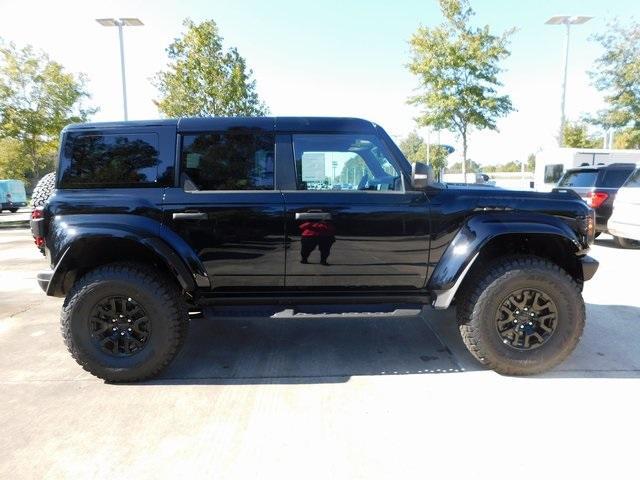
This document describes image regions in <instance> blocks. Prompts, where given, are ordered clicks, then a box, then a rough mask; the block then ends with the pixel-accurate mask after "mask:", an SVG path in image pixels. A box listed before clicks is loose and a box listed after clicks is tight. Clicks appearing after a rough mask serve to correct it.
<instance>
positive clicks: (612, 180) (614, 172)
mask: <svg viewBox="0 0 640 480" xmlns="http://www.w3.org/2000/svg"><path fill="white" fill-rule="evenodd" d="M631 172H633V169H631V168H629V169H624V168H615V169H606V170H605V172H604V177H603V178H602V185H601V186H602V187H604V188H620V187H621V186H622V184H623V183H624V182H626V181H627V178H629V175H630V174H631Z"/></svg>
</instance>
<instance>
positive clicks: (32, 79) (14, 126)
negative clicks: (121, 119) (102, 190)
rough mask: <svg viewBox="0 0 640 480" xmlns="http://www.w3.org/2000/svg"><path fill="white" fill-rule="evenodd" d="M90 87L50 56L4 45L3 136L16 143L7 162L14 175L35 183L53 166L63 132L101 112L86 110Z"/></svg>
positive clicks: (0, 71) (0, 72) (0, 48)
mask: <svg viewBox="0 0 640 480" xmlns="http://www.w3.org/2000/svg"><path fill="white" fill-rule="evenodd" d="M85 84H86V79H85V77H84V76H83V75H79V76H78V77H76V76H74V75H73V74H71V73H68V72H65V70H64V68H63V67H62V65H60V64H59V63H57V62H54V61H52V60H51V59H50V58H49V56H48V55H47V54H46V53H44V52H40V51H35V50H34V49H33V48H32V47H31V46H27V47H24V48H22V49H18V48H17V47H16V46H15V45H14V44H13V43H9V44H5V43H3V42H1V43H0V138H4V139H11V140H9V141H8V143H7V141H5V142H4V144H5V145H10V148H9V149H8V153H6V152H5V153H4V154H3V160H2V161H5V160H6V159H8V160H6V161H8V162H9V163H13V166H12V167H11V168H12V169H13V170H12V173H13V175H12V176H14V177H16V178H23V179H25V180H28V181H31V182H32V183H34V182H35V181H36V180H37V179H38V178H40V177H41V176H42V174H43V173H45V172H47V171H49V170H51V169H52V168H53V158H54V156H55V153H56V151H57V148H58V137H59V135H60V131H61V130H62V129H63V128H64V127H65V125H67V124H69V123H74V122H82V121H85V120H86V119H87V117H88V116H89V115H91V114H93V113H94V112H95V111H96V110H95V109H93V108H83V106H82V101H83V100H84V99H86V98H88V97H89V94H88V93H87V91H86V90H85ZM16 142H17V143H16ZM7 155H9V156H10V157H7ZM5 171H6V170H5Z"/></svg>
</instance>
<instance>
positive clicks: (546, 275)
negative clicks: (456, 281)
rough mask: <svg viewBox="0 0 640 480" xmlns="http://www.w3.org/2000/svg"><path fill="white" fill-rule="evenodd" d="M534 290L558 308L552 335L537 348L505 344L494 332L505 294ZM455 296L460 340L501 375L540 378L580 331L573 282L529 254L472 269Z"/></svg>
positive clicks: (580, 310) (579, 303)
mask: <svg viewBox="0 0 640 480" xmlns="http://www.w3.org/2000/svg"><path fill="white" fill-rule="evenodd" d="M520 288H534V289H536V290H539V291H541V292H544V293H545V294H546V295H547V296H549V297H550V298H551V299H552V300H553V302H554V303H555V305H556V307H557V313H558V315H557V324H556V328H555V331H554V332H553V335H552V336H551V337H550V338H549V339H548V340H547V341H546V342H545V343H543V344H542V345H540V346H539V347H538V348H535V349H532V350H518V349H514V348H512V347H511V346H510V345H505V343H504V340H503V339H502V338H501V337H500V334H499V333H498V331H497V329H496V323H495V322H496V313H497V311H498V308H499V307H500V305H501V304H502V301H503V299H504V298H506V296H508V295H509V293H510V292H512V291H515V290H517V289H520ZM461 290H462V291H461V292H459V294H458V299H459V300H458V307H457V317H458V325H459V328H460V333H461V335H462V340H463V341H464V343H465V345H466V346H467V349H468V350H469V352H471V354H472V355H473V356H474V357H475V358H476V359H477V360H478V361H479V362H480V363H482V364H484V365H486V366H487V367H489V368H491V369H492V370H495V371H496V372H498V373H500V374H503V375H532V374H537V373H542V372H545V371H547V370H550V369H551V368H553V367H555V366H556V365H558V364H560V363H561V362H562V361H563V360H565V359H566V358H567V357H568V356H569V354H570V353H571V352H572V351H573V350H574V348H575V347H576V345H577V344H578V341H579V340H580V337H581V336H582V331H583V329H584V322H585V307H584V301H583V299H582V295H581V293H580V288H579V286H578V284H577V283H576V282H575V280H574V279H573V278H572V277H571V276H569V274H568V273H567V272H566V271H565V270H563V269H562V268H560V267H559V266H558V265H556V264H554V263H552V262H550V261H548V260H545V259H543V258H539V257H535V256H532V255H513V256H508V257H503V258H500V259H497V260H495V261H493V262H490V263H489V264H487V265H485V266H482V267H480V268H476V269H475V272H474V273H473V274H472V276H471V277H470V278H469V279H467V280H466V281H465V283H464V284H463V288H462V289H461Z"/></svg>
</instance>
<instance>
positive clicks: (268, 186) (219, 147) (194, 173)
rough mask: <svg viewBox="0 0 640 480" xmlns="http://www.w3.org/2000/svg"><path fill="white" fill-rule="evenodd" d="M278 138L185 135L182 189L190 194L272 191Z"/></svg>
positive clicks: (253, 135)
mask: <svg viewBox="0 0 640 480" xmlns="http://www.w3.org/2000/svg"><path fill="white" fill-rule="evenodd" d="M274 146H275V136H274V135H273V134H270V133H254V132H247V133H217V132H207V133H199V134H189V135H185V136H184V139H183V142H182V158H181V172H182V185H183V188H184V189H185V190H187V191H191V190H196V191H202V190H207V191H213V190H273V189H274V188H275V187H274Z"/></svg>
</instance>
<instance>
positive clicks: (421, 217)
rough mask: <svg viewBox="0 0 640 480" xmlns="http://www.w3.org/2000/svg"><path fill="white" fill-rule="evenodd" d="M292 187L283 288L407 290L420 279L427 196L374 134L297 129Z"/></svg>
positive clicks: (425, 255)
mask: <svg viewBox="0 0 640 480" xmlns="http://www.w3.org/2000/svg"><path fill="white" fill-rule="evenodd" d="M291 138H292V151H293V157H294V158H293V160H294V161H293V162H292V163H293V164H294V165H295V167H294V169H295V172H296V177H297V178H296V182H295V184H296V190H295V191H292V190H286V191H283V194H284V198H285V207H286V213H285V220H286V232H287V239H286V243H287V253H286V279H285V285H286V288H287V289H288V290H289V289H292V290H307V291H308V290H339V291H341V292H346V291H366V292H371V291H372V290H388V289H394V290H398V291H411V290H416V289H420V288H422V287H424V285H425V282H426V274H427V265H428V260H429V258H428V255H429V221H428V212H429V208H428V200H427V197H426V195H425V194H424V193H423V192H418V191H409V190H406V189H405V184H406V181H407V179H406V178H403V175H402V173H401V169H400V168H399V167H398V165H397V163H396V161H395V160H394V159H393V157H392V155H391V154H390V153H389V151H388V149H387V148H386V146H385V144H384V143H383V142H382V141H381V140H380V139H379V138H378V137H377V136H375V135H367V134H350V133H339V134H294V135H292V136H291ZM279 158H280V157H279Z"/></svg>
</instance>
